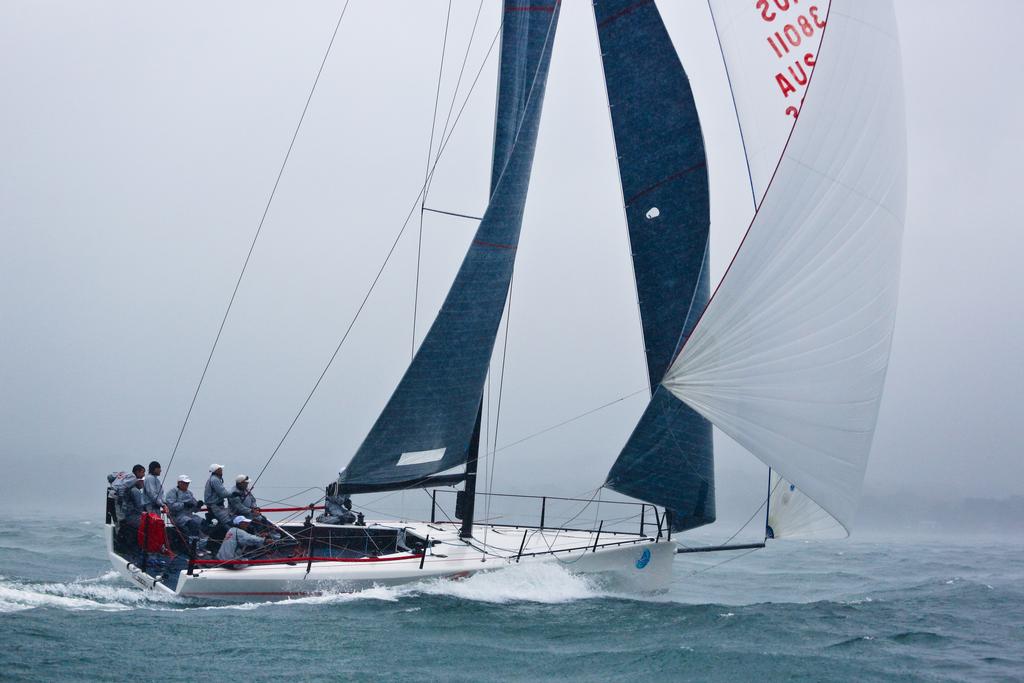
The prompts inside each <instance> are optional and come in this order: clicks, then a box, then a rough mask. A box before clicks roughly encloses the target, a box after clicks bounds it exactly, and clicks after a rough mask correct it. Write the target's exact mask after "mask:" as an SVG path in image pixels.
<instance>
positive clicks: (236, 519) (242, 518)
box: [231, 515, 252, 526]
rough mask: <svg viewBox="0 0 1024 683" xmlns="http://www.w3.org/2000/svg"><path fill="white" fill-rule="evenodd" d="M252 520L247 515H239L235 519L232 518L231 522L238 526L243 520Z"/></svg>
mask: <svg viewBox="0 0 1024 683" xmlns="http://www.w3.org/2000/svg"><path fill="white" fill-rule="evenodd" d="M251 521H252V520H251V519H249V518H248V517H246V516H245V515H238V516H237V517H235V518H234V519H233V520H231V523H232V524H234V525H235V526H238V525H239V524H242V523H243V522H251Z"/></svg>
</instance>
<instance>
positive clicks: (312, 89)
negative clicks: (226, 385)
mask: <svg viewBox="0 0 1024 683" xmlns="http://www.w3.org/2000/svg"><path fill="white" fill-rule="evenodd" d="M348 3H349V0H345V5H344V6H343V7H342V8H341V14H340V15H338V21H337V22H336V23H335V25H334V33H332V34H331V41H330V42H329V43H328V44H327V50H325V51H324V56H323V59H322V60H320V68H319V69H317V72H316V78H314V79H313V85H312V87H310V89H309V95H307V96H306V104H305V105H304V106H303V107H302V114H301V115H300V116H299V122H298V123H297V124H296V125H295V132H294V133H292V139H291V142H289V143H288V151H287V152H285V155H284V159H283V160H282V161H281V168H279V169H278V171H277V178H275V180H274V186H273V187H272V188H271V190H270V196H269V197H267V203H266V206H264V207H263V215H262V216H260V222H259V224H258V225H257V226H256V233H255V234H254V235H253V236H252V242H251V243H250V244H249V251H248V253H246V255H245V261H244V262H243V263H242V270H241V271H240V272H239V273H238V279H237V280H236V281H235V288H234V289H233V290H232V292H231V298H230V299H228V306H227V308H226V309H225V310H224V316H223V317H222V318H221V321H220V326H219V327H218V328H217V335H216V336H215V337H214V339H213V346H211V347H210V353H209V355H208V356H207V357H206V364H205V365H204V366H203V372H202V374H201V375H200V376H199V383H198V384H197V385H196V390H195V391H194V392H193V394H192V401H191V402H190V403H189V406H188V411H187V412H186V413H185V421H184V422H182V424H181V429H180V430H179V431H178V438H177V440H175V442H174V449H173V450H172V451H171V457H170V459H169V460H168V461H167V467H166V468H165V469H164V475H163V477H161V479H160V485H161V486H163V482H164V479H166V478H167V475H168V474H170V472H171V464H172V463H173V462H174V456H175V455H177V453H178V447H179V446H180V445H181V439H182V437H183V436H184V435H185V428H186V427H187V426H188V421H189V418H191V417H192V410H193V408H195V406H196V399H197V398H198V397H199V390H200V389H201V388H202V386H203V381H204V380H205V379H206V373H207V371H208V370H209V369H210V363H211V362H212V361H213V354H214V352H215V351H216V350H217V344H218V343H219V342H220V337H221V334H222V333H223V332H224V325H225V324H226V323H227V321H228V315H229V314H230V313H231V307H232V306H233V305H234V303H235V297H236V296H237V295H238V288H239V287H240V286H241V284H242V278H243V277H245V271H246V269H247V268H248V267H249V261H250V260H251V259H252V253H253V250H254V249H255V248H256V241H257V240H259V237H260V232H262V230H263V223H264V222H265V221H266V220H267V214H268V213H269V212H270V205H271V204H272V203H273V201H274V196H275V195H276V194H277V187H278V185H280V184H281V176H283V175H284V169H285V166H287V165H288V159H289V158H290V157H291V154H292V149H294V147H295V140H296V139H297V138H298V136H299V129H300V128H302V122H303V121H305V119H306V112H308V111H309V103H310V102H311V101H312V100H313V93H314V92H315V91H316V86H317V84H318V83H319V82H320V76H321V74H323V72H324V65H326V64H327V57H328V56H330V54H331V48H332V47H334V39H335V38H337V37H338V29H339V28H341V20H342V19H344V18H345V11H346V10H348Z"/></svg>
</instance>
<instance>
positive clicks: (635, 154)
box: [594, 0, 715, 530]
mask: <svg viewBox="0 0 1024 683" xmlns="http://www.w3.org/2000/svg"><path fill="white" fill-rule="evenodd" d="M594 18H595V20H596V21H597V29H598V36H599V38H600V42H601V57H602V61H603V63H604V77H605V84H606V86H607V91H608V104H609V106H610V107H611V117H612V127H613V129H614V134H615V146H616V151H617V153H618V162H619V179H620V181H621V183H622V194H623V201H624V204H625V207H626V222H627V224H628V227H629V241H630V246H631V249H632V254H633V271H634V274H635V277H636V287H637V298H638V300H639V305H640V316H641V319H642V326H643V335H644V348H645V351H646V355H647V372H648V378H649V381H650V386H651V392H652V396H651V402H650V404H649V405H648V407H647V409H646V411H645V412H644V414H643V416H642V417H641V418H640V421H639V423H638V424H637V426H636V429H635V430H634V431H633V434H632V435H631V436H630V438H629V440H628V441H627V443H626V445H625V447H623V449H622V452H621V453H620V454H619V457H618V459H617V460H616V462H615V464H614V465H613V466H612V469H611V472H609V474H608V479H607V481H606V482H605V483H606V485H607V486H608V487H609V488H612V489H614V490H616V491H619V492H620V493H624V494H626V495H629V496H633V497H635V498H640V499H642V500H646V501H650V502H652V503H656V504H659V505H664V506H665V507H666V508H668V509H669V510H671V511H672V526H673V528H675V529H677V530H682V529H689V528H693V527H697V526H700V525H702V524H709V523H711V522H713V521H714V519H715V486H714V456H713V450H712V441H711V423H710V422H708V421H707V420H705V419H704V418H703V417H701V416H700V415H698V414H697V413H696V412H695V411H693V410H692V409H691V408H690V407H689V406H687V405H686V404H684V403H683V402H681V401H680V400H679V399H677V398H676V397H675V396H673V395H672V394H671V393H670V392H668V391H667V390H665V389H664V388H663V387H661V386H660V382H661V380H662V378H663V377H664V375H665V372H666V371H667V370H668V366H669V365H670V364H671V362H672V359H673V358H674V357H675V355H676V353H677V352H678V350H679V349H680V348H681V346H682V344H683V342H684V341H685V340H686V337H687V336H688V335H689V334H690V331H691V330H692V329H693V326H694V325H695V324H696V321H697V318H698V317H699V315H700V312H701V311H702V310H703V309H704V306H705V304H707V301H708V296H709V291H708V290H709V286H708V272H707V261H708V236H709V226H710V222H711V217H710V199H709V194H708V174H707V161H706V158H705V155H704V141H703V137H702V135H701V129H700V122H699V120H698V118H697V107H696V105H695V103H694V101H693V93H692V92H691V90H690V82H689V80H688V79H687V77H686V72H685V71H684V70H683V67H682V64H680V62H679V57H678V55H677V54H676V51H675V48H674V47H673V45H672V40H671V39H670V38H669V35H668V32H667V31H666V30H665V25H664V23H663V22H662V19H661V15H660V14H659V12H658V9H657V7H655V5H654V2H653V1H651V0H648V1H647V2H636V0H597V1H596V2H595V3H594Z"/></svg>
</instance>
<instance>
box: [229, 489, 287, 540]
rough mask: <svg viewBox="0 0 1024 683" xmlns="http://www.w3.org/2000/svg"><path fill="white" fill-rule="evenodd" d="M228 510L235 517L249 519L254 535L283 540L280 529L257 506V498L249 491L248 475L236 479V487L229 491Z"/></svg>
mask: <svg viewBox="0 0 1024 683" xmlns="http://www.w3.org/2000/svg"><path fill="white" fill-rule="evenodd" d="M228 509H229V510H230V511H231V514H232V515H233V516H238V515H241V516H242V517H247V518H249V519H250V520H251V524H250V530H251V531H253V532H254V533H266V534H268V535H270V536H271V537H273V538H275V539H278V538H281V533H280V531H279V530H278V528H277V527H276V526H275V525H273V524H271V523H270V520H269V519H267V518H266V517H264V516H263V513H262V512H261V511H260V508H259V506H258V505H257V504H256V496H254V495H252V491H250V490H249V477H248V475H245V474H240V475H238V476H237V477H235V485H234V486H233V487H232V489H231V490H230V491H228Z"/></svg>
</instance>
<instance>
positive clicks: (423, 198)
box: [409, 0, 457, 359]
mask: <svg viewBox="0 0 1024 683" xmlns="http://www.w3.org/2000/svg"><path fill="white" fill-rule="evenodd" d="M451 19H452V2H451V0H448V14H446V15H445V19H444V38H443V39H442V40H441V64H440V66H439V67H438V69H437V88H436V89H435V91H434V113H433V114H431V116H430V143H429V144H428V145H427V161H426V164H425V165H424V169H423V192H422V193H421V194H420V229H419V236H418V237H417V239H416V287H415V289H414V293H413V299H412V342H411V349H410V351H409V358H410V359H412V358H415V357H416V314H417V312H418V311H419V307H420V264H421V263H422V260H423V206H424V204H426V202H427V194H428V193H429V192H430V160H431V159H432V158H433V156H434V133H435V132H436V130H437V104H438V102H440V100H441V78H442V76H444V56H445V53H446V52H447V50H448V27H449V26H450V25H451ZM456 94H457V93H456ZM454 102H455V95H452V103H453V104H454Z"/></svg>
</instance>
